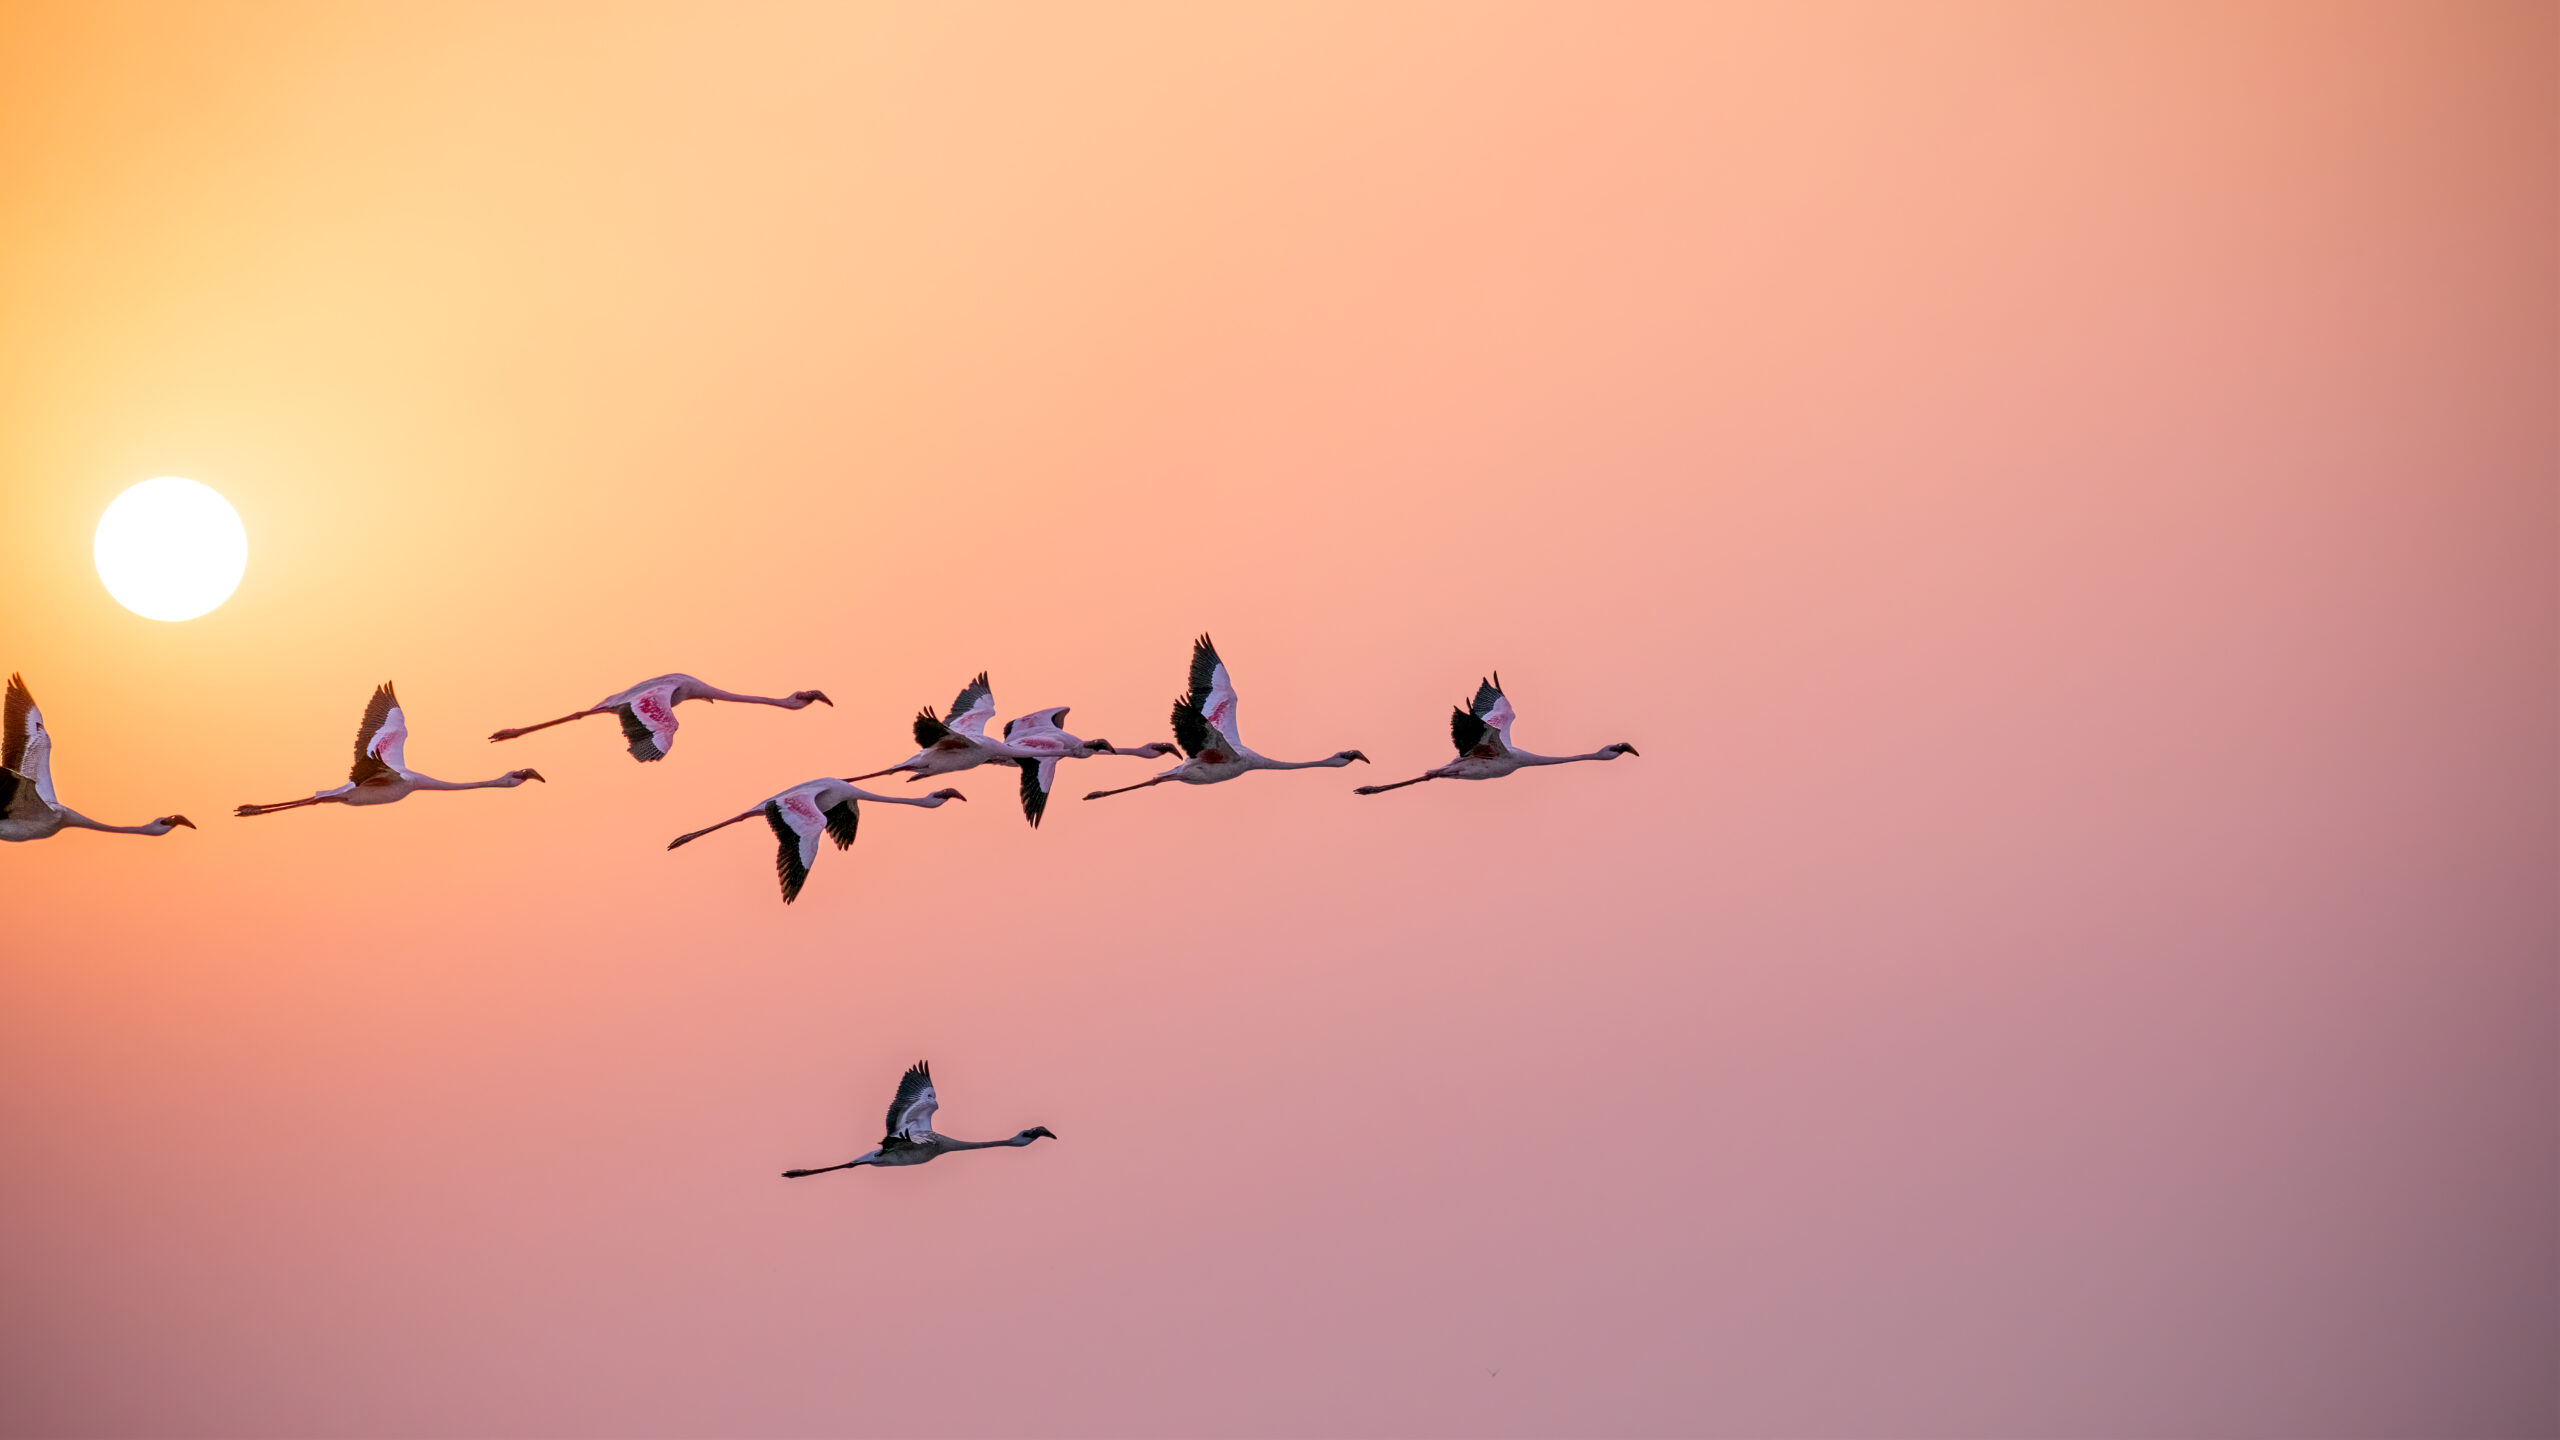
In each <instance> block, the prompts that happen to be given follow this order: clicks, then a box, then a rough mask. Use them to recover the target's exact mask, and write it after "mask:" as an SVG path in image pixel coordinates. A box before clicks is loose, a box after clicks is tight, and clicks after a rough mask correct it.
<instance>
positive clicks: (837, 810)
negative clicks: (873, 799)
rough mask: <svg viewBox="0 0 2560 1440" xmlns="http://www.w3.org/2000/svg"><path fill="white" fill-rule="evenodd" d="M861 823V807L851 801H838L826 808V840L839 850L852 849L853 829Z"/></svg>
mask: <svg viewBox="0 0 2560 1440" xmlns="http://www.w3.org/2000/svg"><path fill="white" fill-rule="evenodd" d="M861 823H862V807H861V805H860V804H858V803H857V802H855V801H853V800H851V799H844V800H839V801H837V802H836V803H834V804H833V805H830V806H828V807H827V838H828V839H830V840H833V841H834V842H836V848H837V849H839V850H850V849H852V848H853V832H854V827H856V826H858V825H860V824H861Z"/></svg>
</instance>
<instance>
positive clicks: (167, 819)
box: [151, 815, 196, 834]
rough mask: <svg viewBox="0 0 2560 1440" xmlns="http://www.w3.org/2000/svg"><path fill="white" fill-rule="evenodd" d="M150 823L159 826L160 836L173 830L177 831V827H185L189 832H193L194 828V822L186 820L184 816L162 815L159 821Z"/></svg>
mask: <svg viewBox="0 0 2560 1440" xmlns="http://www.w3.org/2000/svg"><path fill="white" fill-rule="evenodd" d="M151 823H152V824H154V825H157V826H159V827H160V830H161V833H162V834H166V833H168V832H169V831H171V830H175V829H177V828H178V827H179V826H181V825H184V826H186V827H187V828H188V829H190V830H193V829H194V828H196V822H194V821H193V820H190V819H188V818H187V817H186V816H184V815H163V816H161V817H160V818H159V819H157V820H154V821H152V822H151Z"/></svg>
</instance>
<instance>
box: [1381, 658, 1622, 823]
mask: <svg viewBox="0 0 2560 1440" xmlns="http://www.w3.org/2000/svg"><path fill="white" fill-rule="evenodd" d="M1515 718H1517V717H1516V716H1515V715H1514V713H1513V711H1512V709H1511V699H1510V697H1509V696H1507V695H1504V694H1503V693H1502V677H1501V676H1500V675H1499V674H1497V675H1495V676H1494V677H1493V678H1492V679H1490V680H1482V681H1478V682H1477V683H1476V698H1475V700H1474V702H1473V703H1472V704H1469V705H1466V706H1464V707H1463V708H1461V707H1455V706H1453V707H1451V708H1450V711H1449V739H1450V740H1451V741H1452V742H1453V743H1455V744H1456V745H1457V747H1458V758H1457V759H1455V760H1452V761H1450V762H1449V763H1448V764H1446V765H1443V766H1441V767H1439V768H1438V769H1436V770H1426V771H1424V772H1423V773H1422V774H1420V775H1416V776H1415V777H1413V778H1412V779H1410V780H1398V781H1397V782H1395V783H1394V784H1392V785H1363V786H1361V787H1360V788H1359V789H1357V790H1354V791H1352V792H1351V793H1352V794H1354V795H1383V794H1385V793H1386V792H1387V791H1389V790H1401V789H1403V788H1404V787H1406V786H1407V785H1419V784H1421V783H1422V782H1423V781H1425V780H1499V779H1501V778H1502V777H1503V776H1505V775H1508V774H1510V773H1511V772H1512V771H1514V770H1525V769H1527V768H1529V767H1530V766H1532V765H1570V764H1572V763H1573V762H1574V761H1576V760H1615V759H1617V758H1618V757H1619V756H1621V755H1633V754H1635V753H1636V747H1634V746H1633V745H1604V746H1602V747H1600V748H1599V749H1597V750H1594V751H1592V752H1591V753H1590V754H1588V755H1535V754H1532V753H1530V752H1529V751H1526V750H1523V749H1520V748H1519V747H1517V746H1515V745H1513V744H1512V743H1511V722H1512V721H1513V720H1514V719H1515Z"/></svg>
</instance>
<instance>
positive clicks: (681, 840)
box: [667, 805, 764, 850]
mask: <svg viewBox="0 0 2560 1440" xmlns="http://www.w3.org/2000/svg"><path fill="white" fill-rule="evenodd" d="M763 813H764V807H763V806H761V805H759V806H757V807H756V808H754V809H753V810H747V811H742V812H740V813H739V814H736V815H732V816H730V817H729V818H728V819H726V820H723V821H721V822H720V823H719V824H718V825H705V826H703V827H702V828H701V829H699V830H689V831H687V832H685V833H684V834H682V835H679V836H677V837H676V838H674V839H673V840H670V841H668V842H667V848H668V849H670V850H673V849H674V848H676V847H677V846H679V845H683V844H687V843H689V842H691V841H695V840H699V839H701V838H702V837H703V836H705V835H708V834H710V833H711V832H712V831H714V830H719V829H723V828H725V827H727V826H730V825H735V824H737V823H738V822H739V821H741V820H753V819H754V818H756V817H757V816H759V815H762V814H763Z"/></svg>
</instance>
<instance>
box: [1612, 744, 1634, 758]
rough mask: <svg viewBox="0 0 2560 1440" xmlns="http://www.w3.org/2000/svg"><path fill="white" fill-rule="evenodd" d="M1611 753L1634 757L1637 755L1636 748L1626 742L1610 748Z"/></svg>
mask: <svg viewBox="0 0 2560 1440" xmlns="http://www.w3.org/2000/svg"><path fill="white" fill-rule="evenodd" d="M1609 753H1610V754H1611V755H1633V754H1635V753H1636V747H1634V746H1633V745H1629V744H1627V743H1625V742H1624V741H1620V742H1619V743H1618V744H1615V745H1612V746H1610V747H1609Z"/></svg>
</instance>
